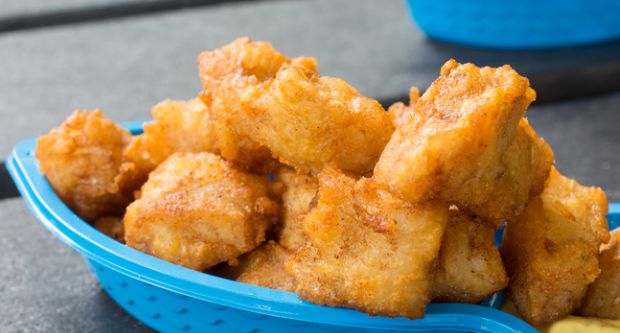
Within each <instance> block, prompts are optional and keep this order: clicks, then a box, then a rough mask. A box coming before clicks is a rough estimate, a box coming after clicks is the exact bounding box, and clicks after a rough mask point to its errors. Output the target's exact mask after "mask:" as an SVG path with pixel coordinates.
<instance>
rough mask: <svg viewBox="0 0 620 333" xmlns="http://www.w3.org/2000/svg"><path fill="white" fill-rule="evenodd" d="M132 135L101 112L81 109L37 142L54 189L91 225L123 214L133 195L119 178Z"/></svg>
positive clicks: (37, 155) (39, 156) (44, 167)
mask: <svg viewBox="0 0 620 333" xmlns="http://www.w3.org/2000/svg"><path fill="white" fill-rule="evenodd" d="M130 139H131V134H130V133H129V132H127V131H126V130H124V129H122V128H120V127H119V126H117V125H116V124H114V123H113V122H111V121H110V120H108V119H106V118H104V117H103V113H102V112H101V111H99V110H94V111H76V112H74V113H73V114H72V115H71V116H70V117H69V118H67V120H65V121H64V122H63V123H62V124H61V125H60V127H58V128H55V129H52V130H51V131H50V132H49V133H48V134H46V135H43V136H41V137H40V138H39V140H38V142H37V148H36V150H35V156H36V158H37V160H38V161H39V168H40V169H41V172H43V173H44V174H45V176H46V177H47V179H48V180H49V182H50V184H51V185H52V187H53V188H54V191H56V193H57V194H58V196H59V197H60V198H61V199H62V201H63V202H64V203H65V204H67V206H69V207H70V208H71V209H72V210H73V211H75V213H76V214H78V215H79V216H80V217H82V218H83V219H85V220H87V221H95V220H97V219H98V218H100V217H104V216H120V215H122V214H123V211H124V209H125V206H127V204H129V202H130V200H131V191H126V189H124V188H122V187H121V186H119V182H118V179H117V176H118V174H119V167H120V165H121V163H122V161H123V149H124V148H125V146H126V145H127V144H128V143H129V140H130Z"/></svg>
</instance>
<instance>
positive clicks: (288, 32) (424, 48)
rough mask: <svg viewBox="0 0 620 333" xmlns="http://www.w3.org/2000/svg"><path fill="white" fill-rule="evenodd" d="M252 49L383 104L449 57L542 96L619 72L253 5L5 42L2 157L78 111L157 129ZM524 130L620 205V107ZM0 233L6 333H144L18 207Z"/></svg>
mask: <svg viewBox="0 0 620 333" xmlns="http://www.w3.org/2000/svg"><path fill="white" fill-rule="evenodd" d="M58 1H59V3H61V0H58ZM352 4H354V5H352ZM20 10H21V9H20ZM24 10H25V9H24ZM276 20H277V22H278V24H277V25H274V24H267V23H266V22H272V21H276ZM386 22H387V23H386ZM243 35H249V36H252V37H254V38H256V39H266V40H270V41H272V42H273V43H274V45H275V46H276V47H277V48H278V49H280V50H282V51H283V52H285V53H287V54H289V55H293V56H295V55H302V54H306V55H314V56H316V57H317V58H318V60H319V68H320V70H321V71H322V72H323V73H324V74H329V75H335V76H340V77H343V78H345V79H346V80H347V81H349V82H350V83H352V84H353V85H354V86H356V87H357V88H358V89H359V90H361V91H362V92H363V93H365V94H368V95H370V96H373V97H376V98H380V99H389V98H391V97H393V96H400V95H403V94H405V93H406V91H407V89H408V87H409V86H410V85H412V84H415V85H418V86H420V87H426V86H427V85H428V83H429V82H430V81H431V80H432V79H433V78H434V77H435V76H436V75H437V73H438V70H439V66H440V65H441V63H442V62H443V61H445V60H446V59H447V58H449V57H451V56H457V57H458V59H461V60H473V61H476V62H477V63H478V64H481V65H487V64H488V65H498V64H502V63H513V64H516V65H515V67H517V69H518V70H520V71H522V72H524V73H526V74H527V75H530V76H534V77H535V78H536V80H533V82H534V83H535V88H537V90H538V92H539V95H544V94H546V93H548V94H555V93H558V90H557V89H555V90H554V89H553V88H554V86H555V85H554V84H553V83H554V82H553V80H558V78H560V77H558V76H553V75H551V76H545V75H543V74H544V73H545V69H547V73H552V72H556V73H557V72H562V71H564V70H565V68H576V67H581V66H584V64H583V61H584V59H590V60H592V59H594V60H593V62H594V66H591V67H588V68H595V70H593V72H595V73H600V70H601V68H602V69H605V68H607V67H606V66H609V65H610V64H614V63H615V62H617V61H618V60H620V53H618V52H615V51H616V50H617V49H616V46H614V45H611V46H607V50H608V51H609V52H604V54H601V53H600V51H589V50H587V49H586V50H585V51H583V52H582V51H578V52H574V51H570V50H565V52H568V53H570V52H572V53H573V56H571V57H565V58H563V59H562V60H558V61H554V59H555V58H557V57H558V56H559V54H558V53H556V52H554V51H548V52H535V53H527V54H523V53H488V52H483V51H478V50H473V49H468V48H461V47H451V46H447V45H444V44H441V43H433V42H428V41H426V39H425V38H424V36H423V35H422V34H421V33H420V32H419V31H418V30H416V28H415V27H414V25H413V24H412V23H411V21H410V20H409V19H408V16H407V13H406V11H405V8H404V6H403V4H402V2H400V1H390V2H381V6H378V5H377V2H375V1H370V0H365V1H346V0H337V1H328V0H317V1H280V2H261V3H244V4H234V5H226V6H213V7H205V8H195V9H192V10H181V11H175V12H167V13H160V14H154V15H148V16H139V17H131V18H123V19H116V20H108V21H100V22H96V23H88V24H79V25H66V26H58V27H53V28H49V29H39V30H31V31H19V32H12V33H6V34H0V59H2V61H0V154H1V155H2V156H6V155H7V154H8V153H9V151H10V149H11V147H12V146H13V145H14V144H15V143H16V142H17V141H19V140H21V139H23V138H26V137H30V136H34V135H39V134H41V133H43V132H45V131H47V130H49V128H50V127H51V126H55V125H57V124H58V123H59V122H60V121H61V120H62V119H63V118H65V117H66V116H67V115H68V114H69V113H70V112H71V111H72V110H73V109H75V108H94V107H100V108H102V109H103V110H104V112H106V114H107V115H108V116H110V117H111V118H112V119H114V120H116V121H122V120H132V119H144V118H147V117H149V112H148V110H149V108H150V106H151V105H153V104H155V103H156V102H157V101H159V100H161V99H163V98H166V97H173V98H190V97H192V96H194V95H195V94H196V93H197V92H198V91H199V89H200V85H199V82H198V79H197V75H196V69H195V56H196V54H197V53H198V52H199V51H201V50H203V49H212V48H216V47H219V46H221V45H223V44H225V43H228V42H229V41H231V40H232V39H233V38H235V37H237V36H243ZM352 36H353V37H352ZM614 52H615V53H614ZM592 54H595V56H592ZM549 77H551V78H552V79H549ZM537 82H538V84H539V86H536V83H537ZM585 84H586V83H585V82H584V85H585ZM528 117H529V119H530V121H531V122H532V124H533V125H534V127H535V128H536V129H537V131H538V132H539V134H540V135H542V136H543V137H545V138H546V139H547V140H548V141H549V143H550V144H551V146H552V147H553V149H554V151H555V154H556V161H557V165H558V168H559V169H560V171H561V172H563V173H565V174H566V175H568V176H571V177H574V178H576V179H577V180H579V181H580V182H582V183H585V184H590V185H597V186H601V187H603V188H604V189H605V190H606V192H607V195H608V197H609V199H610V201H620V148H619V147H618V145H619V144H620V130H618V124H619V123H620V93H616V94H611V95H606V96H600V97H593V98H587V99H579V100H572V101H565V102H561V103H547V104H544V105H540V104H538V105H536V104H535V105H534V106H533V107H532V108H531V110H530V111H529V112H528ZM0 219H1V221H2V223H0V251H1V252H2V255H0V265H1V266H0V267H2V268H3V269H2V270H0V281H2V282H1V283H0V295H1V297H0V327H2V329H0V331H3V332H5V331H6V332H107V331H111V332H116V331H123V332H142V331H148V328H146V327H145V326H143V325H142V324H140V323H138V322H137V321H135V320H134V319H133V318H131V317H130V316H129V315H127V314H126V313H125V312H124V311H123V310H122V309H120V308H119V307H118V306H117V305H116V304H115V303H114V302H113V301H112V300H111V299H110V298H109V297H108V296H107V295H106V294H105V292H104V291H103V290H102V289H101V288H100V286H99V285H98V284H97V281H96V279H95V278H94V277H93V276H92V275H91V274H90V272H89V270H88V268H87V266H86V265H85V263H84V261H83V260H82V259H81V258H80V257H79V255H77V254H76V253H75V252H73V251H72V250H71V249H69V247H67V246H66V245H64V244H62V243H61V242H60V241H59V240H57V239H55V238H54V237H53V236H52V235H51V234H50V233H49V232H48V231H47V230H46V229H45V228H44V227H43V226H42V225H41V224H40V223H38V222H37V221H36V219H35V218H34V217H33V216H32V215H31V213H30V212H29V211H27V208H26V206H25V204H24V203H23V201H22V200H21V199H19V198H15V199H6V200H2V201H0Z"/></svg>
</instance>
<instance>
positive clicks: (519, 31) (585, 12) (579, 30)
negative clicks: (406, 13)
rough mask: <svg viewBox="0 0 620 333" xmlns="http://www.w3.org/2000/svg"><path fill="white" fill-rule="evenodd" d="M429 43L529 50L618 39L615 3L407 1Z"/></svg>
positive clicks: (619, 6) (619, 11) (619, 7)
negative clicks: (440, 42)
mask: <svg viewBox="0 0 620 333" xmlns="http://www.w3.org/2000/svg"><path fill="white" fill-rule="evenodd" d="M407 4H408V6H409V9H410V11H411V15H412V17H413V19H414V21H415V22H416V23H417V24H418V26H419V27H420V29H422V31H424V33H426V34H427V35H428V36H429V37H431V38H434V39H438V40H443V41H448V42H454V43H460V44H467V45H473V46H482V47H491V48H503V49H528V48H549V47H561V46H572V45H581V44H591V43H597V42H604V41H609V40H613V39H617V38H620V1H617V0H543V1H541V0H490V1H487V0H407Z"/></svg>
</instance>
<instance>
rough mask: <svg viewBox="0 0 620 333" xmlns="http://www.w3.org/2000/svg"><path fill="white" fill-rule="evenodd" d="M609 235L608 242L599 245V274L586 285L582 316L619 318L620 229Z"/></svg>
mask: <svg viewBox="0 0 620 333" xmlns="http://www.w3.org/2000/svg"><path fill="white" fill-rule="evenodd" d="M610 236H611V240H610V241H609V243H607V244H605V245H603V246H601V252H600V255H599V268H600V269H601V274H600V275H599V276H598V277H597V278H596V280H595V281H594V283H592V284H591V285H590V287H588V292H587V293H586V297H585V298H584V300H583V302H582V304H581V309H580V310H579V313H580V314H582V315H584V316H591V317H600V318H608V319H620V229H615V230H614V231H612V232H611V233H610Z"/></svg>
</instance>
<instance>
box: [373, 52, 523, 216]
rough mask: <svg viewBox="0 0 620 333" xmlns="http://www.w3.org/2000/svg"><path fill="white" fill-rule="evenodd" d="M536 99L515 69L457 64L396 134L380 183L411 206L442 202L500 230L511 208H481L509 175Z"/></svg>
mask: <svg viewBox="0 0 620 333" xmlns="http://www.w3.org/2000/svg"><path fill="white" fill-rule="evenodd" d="M534 98H535V92H534V90H532V89H531V88H530V87H529V82H528V80H527V79H526V78H524V77H522V76H520V75H519V74H517V72H515V71H514V70H513V69H512V68H511V67H510V66H503V67H499V68H489V67H483V68H478V67H476V66H474V65H472V64H465V65H459V64H458V63H457V62H456V61H454V60H450V61H448V62H447V63H446V64H445V65H444V66H443V67H442V69H441V75H440V77H439V78H438V79H437V80H436V81H435V82H433V84H432V85H431V86H430V87H429V88H428V90H426V92H425V93H424V94H423V95H422V97H420V98H419V99H418V100H417V102H416V103H415V105H414V106H413V112H412V113H411V114H412V116H411V117H407V118H406V121H405V122H404V123H403V124H402V125H401V126H399V127H398V128H397V129H396V131H395V132H394V134H393V135H392V138H391V139H390V142H389V143H388V144H387V146H386V147H385V150H384V151H383V154H382V155H381V157H380V159H379V162H378V163H377V165H376V167H375V173H374V176H373V177H374V178H376V179H377V180H378V181H380V182H382V183H384V184H386V185H387V186H388V187H389V188H390V190H391V191H392V192H393V193H395V194H396V195H398V196H400V197H401V198H403V199H405V200H408V201H410V202H423V201H426V200H430V199H441V200H444V201H448V202H452V203H455V204H456V205H457V206H459V208H462V209H465V210H469V211H471V212H472V213H474V214H475V215H478V216H480V217H482V218H484V219H485V220H489V221H490V222H494V223H496V224H497V225H501V223H502V222H503V221H502V220H503V219H504V218H505V216H497V215H503V214H494V212H496V211H498V212H504V211H509V210H510V209H506V208H505V207H489V208H488V209H480V207H479V206H481V205H483V204H484V203H486V202H489V201H490V199H491V198H492V197H493V190H494V188H495V186H496V182H497V178H499V177H500V176H501V175H502V174H503V173H505V172H506V169H507V166H506V165H505V164H504V163H502V155H503V153H504V152H505V151H506V150H507V149H508V147H510V145H511V143H512V142H513V140H514V137H515V132H516V129H517V126H518V123H519V121H520V119H521V118H522V117H523V115H524V113H525V110H526V109H527V107H528V105H529V104H530V103H531V102H532V101H533V100H534ZM514 199H516V198H514ZM509 204H510V205H512V204H513V203H509ZM493 206H494V205H493ZM489 212H490V213H491V214H490V213H489Z"/></svg>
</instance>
